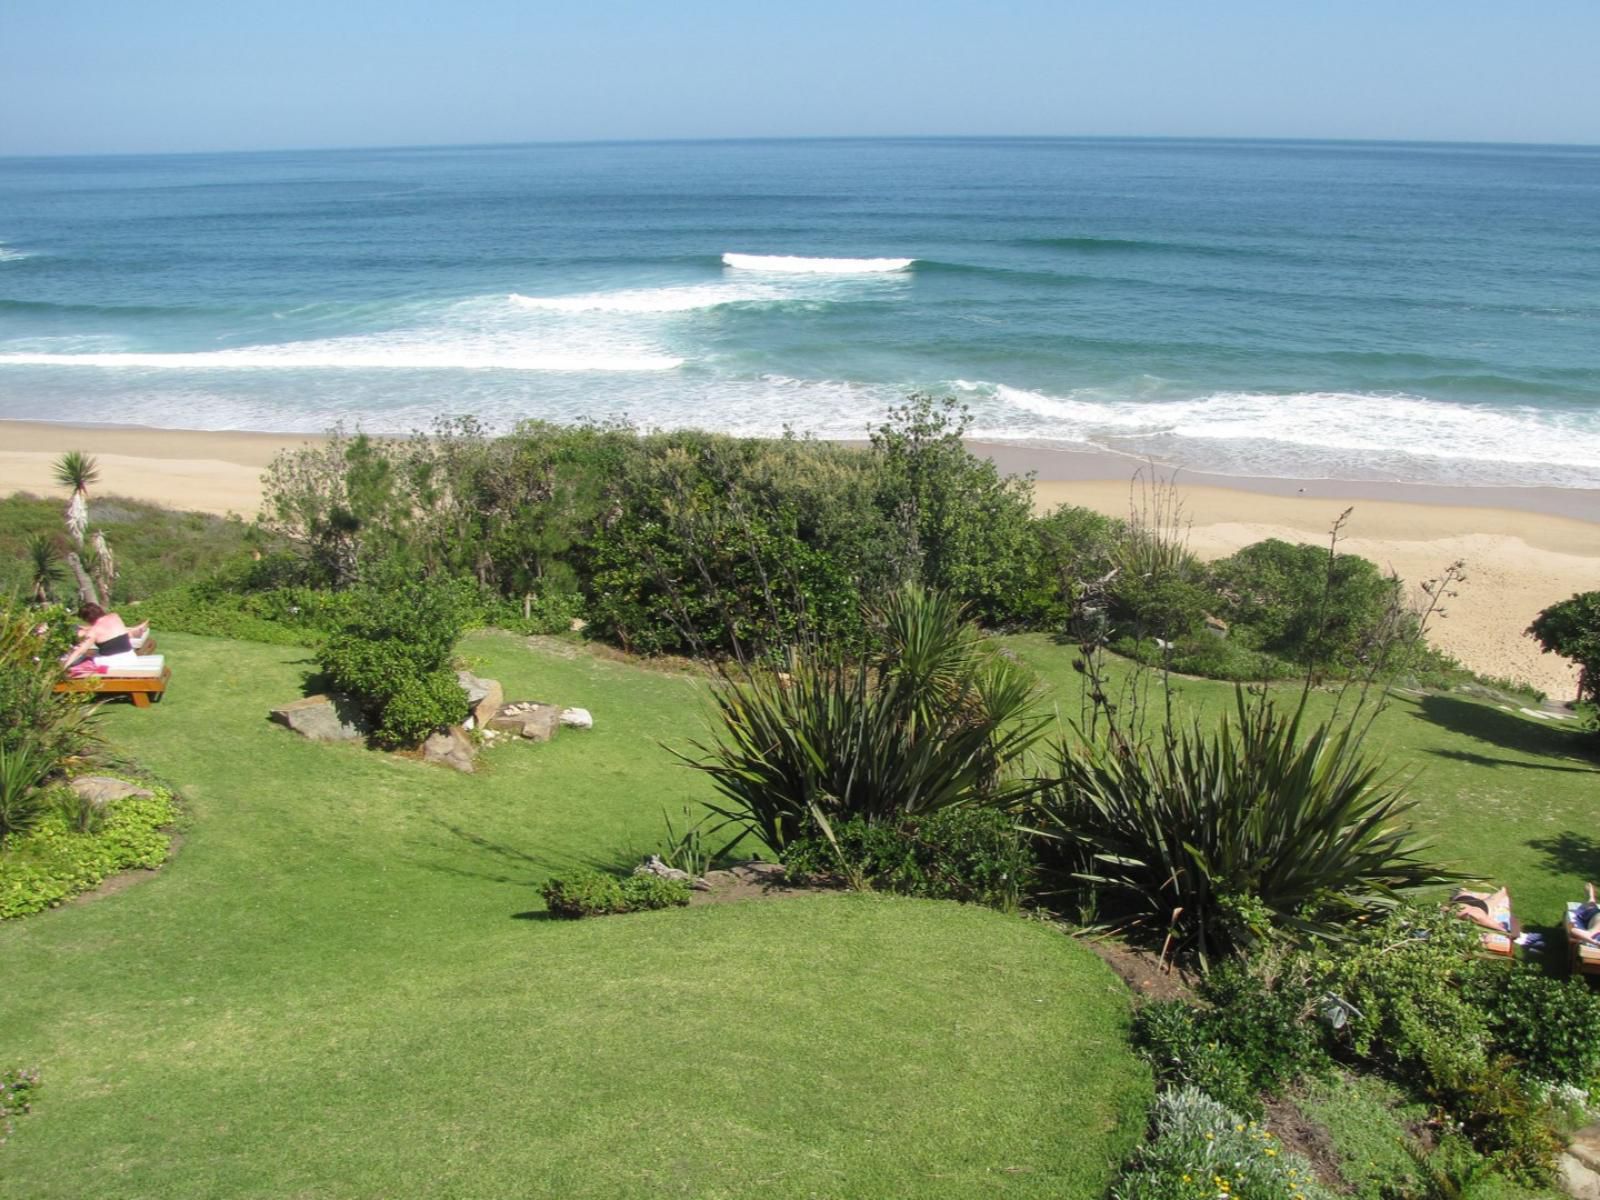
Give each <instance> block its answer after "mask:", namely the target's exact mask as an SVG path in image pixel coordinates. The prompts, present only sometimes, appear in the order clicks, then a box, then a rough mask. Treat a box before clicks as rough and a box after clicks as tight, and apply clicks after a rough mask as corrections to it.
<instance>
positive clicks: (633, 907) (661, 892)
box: [622, 875, 689, 912]
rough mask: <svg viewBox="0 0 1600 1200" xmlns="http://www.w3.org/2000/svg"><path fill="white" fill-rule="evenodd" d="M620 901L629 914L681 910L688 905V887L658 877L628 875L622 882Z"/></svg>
mask: <svg viewBox="0 0 1600 1200" xmlns="http://www.w3.org/2000/svg"><path fill="white" fill-rule="evenodd" d="M622 899H623V902H624V903H625V904H626V905H627V906H628V908H627V910H628V911H629V912H645V911H647V910H649V909H654V908H681V907H683V905H685V904H687V903H689V885H688V884H687V883H684V882H683V881H682V880H681V879H663V878H661V876H659V875H629V876H628V877H627V878H625V879H624V880H623V881H622Z"/></svg>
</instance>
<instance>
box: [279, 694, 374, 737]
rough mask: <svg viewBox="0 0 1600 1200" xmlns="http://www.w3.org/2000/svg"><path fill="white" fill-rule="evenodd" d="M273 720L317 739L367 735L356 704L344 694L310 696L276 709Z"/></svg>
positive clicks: (303, 735) (301, 734)
mask: <svg viewBox="0 0 1600 1200" xmlns="http://www.w3.org/2000/svg"><path fill="white" fill-rule="evenodd" d="M272 719H273V720H274V721H276V722H277V723H278V724H279V725H284V726H287V727H288V728H290V729H292V730H294V731H295V732H296V733H298V734H299V735H300V736H301V737H304V738H310V739H311V740H312V741H313V742H353V741H356V740H358V739H359V738H362V737H364V736H365V735H366V731H365V730H364V729H362V727H361V719H360V715H359V714H358V713H357V712H356V708H355V705H353V704H351V703H350V701H349V700H347V699H346V698H345V697H343V696H307V697H306V698H305V699H304V700H296V701H294V702H293V703H291V704H285V705H284V706H283V707H282V708H275V709H273V710H272Z"/></svg>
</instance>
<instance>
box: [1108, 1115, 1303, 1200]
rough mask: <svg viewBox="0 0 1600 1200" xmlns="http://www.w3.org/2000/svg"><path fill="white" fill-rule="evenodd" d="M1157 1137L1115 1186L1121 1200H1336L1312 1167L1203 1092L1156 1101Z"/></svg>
mask: <svg viewBox="0 0 1600 1200" xmlns="http://www.w3.org/2000/svg"><path fill="white" fill-rule="evenodd" d="M1153 1124H1154V1128H1155V1132H1154V1136H1153V1137H1152V1138H1151V1140H1150V1141H1149V1142H1147V1143H1146V1144H1145V1145H1143V1146H1141V1147H1140V1148H1139V1149H1138V1150H1137V1151H1136V1152H1135V1153H1134V1156H1133V1160H1132V1161H1131V1162H1130V1163H1129V1165H1128V1168H1127V1170H1126V1172H1125V1173H1124V1174H1123V1176H1122V1178H1121V1179H1120V1180H1118V1181H1117V1183H1116V1184H1114V1185H1113V1186H1112V1189H1111V1195H1112V1197H1113V1200H1191V1198H1192V1200H1201V1198H1202V1197H1203V1198H1204V1200H1214V1198H1216V1197H1218V1196H1228V1197H1232V1198H1233V1200H1268V1198H1269V1197H1270V1198H1271V1200H1282V1198H1283V1197H1286V1196H1287V1197H1298V1198H1300V1200H1332V1195H1331V1193H1329V1192H1328V1191H1327V1189H1325V1188H1324V1187H1323V1186H1322V1185H1321V1184H1320V1183H1318V1182H1317V1178H1316V1174H1315V1172H1313V1171H1312V1169H1311V1165H1310V1164H1309V1163H1307V1162H1306V1161H1305V1159H1303V1158H1301V1157H1300V1156H1299V1155H1298V1154H1291V1153H1288V1152H1286V1151H1284V1150H1283V1149H1282V1147H1281V1146H1280V1145H1279V1143H1278V1140H1277V1138H1275V1137H1274V1136H1273V1134H1272V1133H1271V1132H1270V1131H1269V1130H1267V1129H1266V1128H1264V1127H1263V1126H1261V1125H1259V1124H1257V1123H1256V1122H1255V1121H1246V1120H1244V1119H1243V1118H1242V1117H1240V1116H1239V1115H1238V1114H1237V1113H1235V1112H1232V1111H1230V1110H1229V1109H1228V1108H1227V1107H1226V1106H1225V1105H1222V1104H1219V1103H1218V1102H1217V1101H1216V1100H1215V1099H1213V1098H1212V1097H1210V1096H1207V1095H1206V1094H1205V1093H1204V1092H1202V1091H1200V1090H1199V1089H1197V1088H1182V1089H1179V1090H1177V1091H1172V1092H1167V1093H1166V1094H1165V1095H1163V1096H1161V1097H1159V1098H1158V1099H1157V1100H1156V1104H1155V1111H1154V1114H1153Z"/></svg>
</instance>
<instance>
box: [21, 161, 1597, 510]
mask: <svg viewBox="0 0 1600 1200" xmlns="http://www.w3.org/2000/svg"><path fill="white" fill-rule="evenodd" d="M913 391H927V392H933V393H936V394H939V395H953V396H956V397H959V398H960V399H961V400H962V401H964V402H965V403H966V404H967V405H968V406H969V408H970V410H971V420H972V428H971V433H972V435H973V436H975V437H979V438H985V439H992V440H1018V441H1024V442H1029V443H1034V444H1038V445H1046V446H1063V447H1083V448H1100V449H1107V450H1114V451H1122V452H1128V453H1133V454H1138V455H1142V456H1150V457H1154V458H1156V459H1158V460H1160V461H1162V462H1165V463H1169V464H1172V465H1180V466H1184V467H1187V468H1189V469H1192V470H1202V471H1217V472H1224V473H1232V474H1244V475H1273V476H1288V477H1304V478H1343V479H1357V480H1361V479H1399V480H1411V481H1425V482H1441V483H1453V484H1469V485H1485V486H1492V485H1542V486H1552V487H1582V488H1595V487H1600V148H1595V147H1546V146H1476V145H1421V144H1397V143H1331V142H1254V141H1162V140H1103V139H1066V140H1057V139H1020V140H1004V139H971V140H969V139H932V140H924V139H915V140H838V141H770V142H761V141H741V142H703V143H610V144H583V145H577V144H572V145H568V144H562V145H528V146H503V147H501V146H496V147H469V148H460V147H457V148H422V149H378V150H349V151H326V152H304V153H259V154H219V155H181V156H160V157H104V158H48V159H46V158H40V159H15V158H13V159H0V417H12V418H28V419H34V420H57V421H72V422H95V423H101V422H104V423H121V424H142V425H155V426H162V427H173V428H194V429H263V430H275V431H307V432H313V431H321V430H324V429H327V428H329V427H330V426H332V425H333V424H335V423H336V422H342V423H343V424H345V425H346V426H347V427H354V426H360V427H362V428H365V429H368V430H371V431H374V432H403V431H409V430H412V429H416V428H420V427H425V426H427V425H429V424H431V422H432V421H433V420H434V419H435V418H436V417H438V416H440V415H451V414H461V413H472V414H475V415H477V416H478V417H480V418H482V419H484V420H485V421H487V422H488V423H489V424H491V425H492V426H495V427H502V428H504V427H509V426H510V425H512V424H514V423H515V422H517V421H519V420H523V419H527V418H542V419H547V420H556V421H575V420H583V419H595V420H614V419H628V420H631V421H633V422H635V423H637V424H639V425H641V426H644V427H659V428H672V427H680V426H699V427H703V428H711V429H719V430H726V431H730V432H735V433H762V434H772V433H778V432H780V431H782V430H785V429H792V430H794V431H796V432H798V433H809V434H816V435H819V436H826V437H845V438H851V437H861V436H863V435H864V434H865V432H866V431H867V429H868V428H869V426H871V425H872V424H874V423H876V422H877V421H880V420H881V419H882V417H883V415H884V413H885V412H886V410H887V409H888V408H889V407H890V406H891V405H893V404H895V403H896V402H897V401H898V400H899V399H900V398H901V397H903V396H904V395H906V394H907V393H910V392H913Z"/></svg>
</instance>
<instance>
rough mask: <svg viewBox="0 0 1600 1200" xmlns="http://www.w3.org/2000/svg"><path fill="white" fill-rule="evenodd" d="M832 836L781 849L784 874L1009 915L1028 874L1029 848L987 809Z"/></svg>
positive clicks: (844, 828)
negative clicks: (840, 878)
mask: <svg viewBox="0 0 1600 1200" xmlns="http://www.w3.org/2000/svg"><path fill="white" fill-rule="evenodd" d="M832 833H833V836H832V838H829V837H827V836H825V835H824V834H823V833H822V832H821V831H820V830H816V831H814V832H812V833H809V834H806V835H804V836H802V837H800V838H797V839H796V840H795V841H793V842H791V843H790V844H789V845H788V846H786V847H785V848H784V852H783V862H784V866H785V867H786V868H787V869H788V872H789V874H790V875H791V876H795V877H799V878H805V877H815V876H826V875H833V874H840V873H842V874H844V875H845V876H846V877H848V878H850V879H851V880H853V881H857V882H858V883H860V884H862V885H864V886H867V887H870V888H874V889H877V890H880V891H889V892H898V893H900V894H902V895H906V896H924V897H927V898H929V899H934V900H961V901H965V902H968V903H972V904H986V905H988V906H989V907H991V908H998V909H1000V910H1001V911H1003V912H1014V911H1016V909H1017V907H1018V906H1019V905H1020V904H1021V901H1022V897H1023V896H1024V895H1025V894H1026V892H1027V890H1028V886H1029V884H1030V883H1031V882H1032V877H1033V873H1034V858H1033V850H1032V846H1031V845H1030V843H1029V842H1028V841H1027V840H1026V839H1025V838H1024V837H1023V836H1022V835H1021V834H1020V833H1019V831H1018V830H1017V827H1016V823H1015V821H1014V820H1013V819H1012V818H1011V817H1010V816H1009V815H1007V814H1006V813H1004V812H1001V811H999V810H997V809H993V808H978V807H972V806H966V805H963V806H961V807H957V808H947V809H943V810H941V811H939V812H936V813H933V814H931V815H929V816H926V817H908V818H905V819H904V820H901V821H894V822H891V821H882V822H878V823H873V822H870V821H867V820H866V819H865V818H862V817H852V818H850V819H849V820H847V821H845V822H843V823H842V824H836V825H834V826H832Z"/></svg>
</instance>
